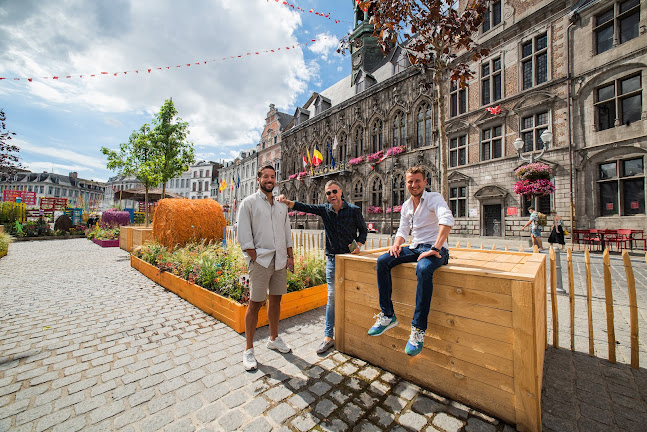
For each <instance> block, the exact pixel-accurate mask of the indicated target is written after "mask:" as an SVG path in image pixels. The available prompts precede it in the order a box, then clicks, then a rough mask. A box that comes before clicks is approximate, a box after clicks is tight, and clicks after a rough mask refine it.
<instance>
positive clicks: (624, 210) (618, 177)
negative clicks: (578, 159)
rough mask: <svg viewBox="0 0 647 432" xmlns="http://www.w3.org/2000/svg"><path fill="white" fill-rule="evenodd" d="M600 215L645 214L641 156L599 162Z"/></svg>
mask: <svg viewBox="0 0 647 432" xmlns="http://www.w3.org/2000/svg"><path fill="white" fill-rule="evenodd" d="M598 185H599V187H600V215H602V216H611V215H617V214H619V215H621V216H628V215H635V214H645V163H644V159H643V158H642V157H639V158H632V159H624V160H622V159H621V160H615V161H612V162H605V163H603V164H600V175H599V180H598Z"/></svg>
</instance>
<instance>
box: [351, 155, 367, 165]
mask: <svg viewBox="0 0 647 432" xmlns="http://www.w3.org/2000/svg"><path fill="white" fill-rule="evenodd" d="M362 162H364V156H359V157H356V158H353V159H351V160H349V161H348V165H350V166H355V165H359V164H361V163H362Z"/></svg>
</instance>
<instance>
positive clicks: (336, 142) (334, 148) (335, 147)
mask: <svg viewBox="0 0 647 432" xmlns="http://www.w3.org/2000/svg"><path fill="white" fill-rule="evenodd" d="M338 145H339V142H338V141H337V135H335V141H334V142H333V143H332V149H333V150H337V146H338Z"/></svg>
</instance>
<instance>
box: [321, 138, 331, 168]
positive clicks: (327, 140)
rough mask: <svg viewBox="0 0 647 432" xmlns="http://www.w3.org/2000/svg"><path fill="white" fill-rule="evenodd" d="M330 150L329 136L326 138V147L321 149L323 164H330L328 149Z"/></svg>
mask: <svg viewBox="0 0 647 432" xmlns="http://www.w3.org/2000/svg"><path fill="white" fill-rule="evenodd" d="M331 150H332V140H331V139H330V137H328V138H326V147H325V148H324V149H322V150H321V153H323V160H324V161H323V164H324V165H330V151H331Z"/></svg>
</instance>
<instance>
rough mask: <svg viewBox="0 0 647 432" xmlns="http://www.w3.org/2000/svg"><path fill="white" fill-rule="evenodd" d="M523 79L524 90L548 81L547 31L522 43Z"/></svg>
mask: <svg viewBox="0 0 647 432" xmlns="http://www.w3.org/2000/svg"><path fill="white" fill-rule="evenodd" d="M521 81H522V88H523V89H524V90H526V89H529V88H531V87H534V86H536V85H539V84H542V83H545V82H546V81H548V36H547V35H546V33H544V34H543V35H540V36H536V37H535V38H533V39H532V40H529V41H528V42H525V43H524V44H522V45H521Z"/></svg>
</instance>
